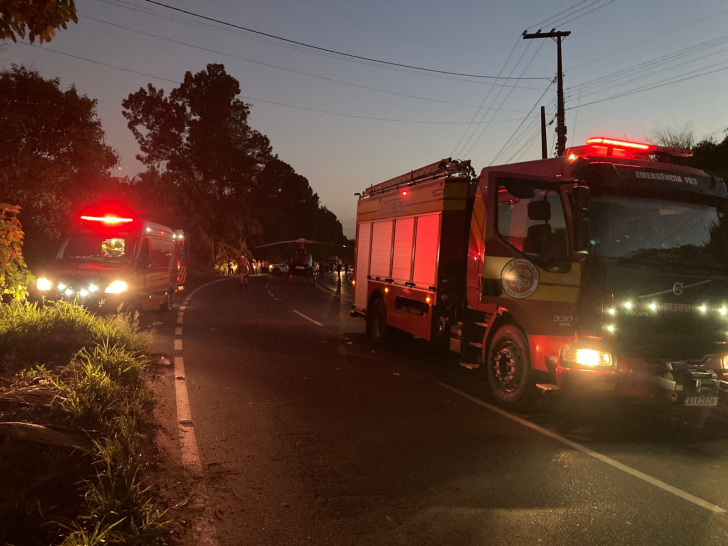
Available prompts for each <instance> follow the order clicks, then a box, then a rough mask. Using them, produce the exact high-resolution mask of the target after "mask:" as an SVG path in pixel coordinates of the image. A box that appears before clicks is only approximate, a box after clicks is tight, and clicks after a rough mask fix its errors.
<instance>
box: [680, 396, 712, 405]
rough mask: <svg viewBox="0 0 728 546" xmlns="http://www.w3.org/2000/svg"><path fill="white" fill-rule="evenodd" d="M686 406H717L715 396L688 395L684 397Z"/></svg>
mask: <svg viewBox="0 0 728 546" xmlns="http://www.w3.org/2000/svg"><path fill="white" fill-rule="evenodd" d="M685 405H686V406H717V405H718V397H717V396H688V397H687V398H686V399H685Z"/></svg>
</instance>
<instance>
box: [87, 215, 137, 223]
mask: <svg viewBox="0 0 728 546" xmlns="http://www.w3.org/2000/svg"><path fill="white" fill-rule="evenodd" d="M81 220H86V221H88V222H103V223H104V224H128V223H129V222H133V221H134V219H133V218H120V217H118V216H81Z"/></svg>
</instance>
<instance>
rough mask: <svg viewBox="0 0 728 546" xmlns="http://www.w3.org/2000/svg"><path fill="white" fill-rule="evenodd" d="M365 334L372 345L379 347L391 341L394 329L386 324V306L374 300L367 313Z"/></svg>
mask: <svg viewBox="0 0 728 546" xmlns="http://www.w3.org/2000/svg"><path fill="white" fill-rule="evenodd" d="M367 333H368V334H369V339H370V340H371V342H372V344H374V345H376V346H378V347H381V346H383V345H386V344H388V343H389V342H391V341H392V339H393V337H394V335H393V334H394V328H392V327H391V326H390V325H389V324H387V306H386V305H385V303H384V301H383V300H382V298H376V299H375V300H374V301H373V302H372V305H371V307H370V309H369V310H368V312H367Z"/></svg>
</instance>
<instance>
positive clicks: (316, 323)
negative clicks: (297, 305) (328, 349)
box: [293, 309, 323, 326]
mask: <svg viewBox="0 0 728 546" xmlns="http://www.w3.org/2000/svg"><path fill="white" fill-rule="evenodd" d="M293 312H294V313H296V314H297V315H298V316H301V317H303V318H305V319H306V320H309V321H311V322H313V323H314V324H315V325H316V326H323V324H321V323H320V322H318V321H316V320H313V319H312V318H311V317H307V316H306V315H304V314H303V313H301V312H300V311H296V310H295V309H293Z"/></svg>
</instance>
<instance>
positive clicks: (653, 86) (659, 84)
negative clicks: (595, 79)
mask: <svg viewBox="0 0 728 546" xmlns="http://www.w3.org/2000/svg"><path fill="white" fill-rule="evenodd" d="M718 64H722V63H718ZM698 70H704V68H699V69H698ZM724 70H728V66H726V67H723V68H718V69H716V70H711V71H709V72H704V73H702V74H695V75H693V76H688V77H685V78H680V76H673V77H672V78H667V79H665V80H662V82H664V83H662V82H655V83H654V84H649V85H645V86H643V87H637V88H635V89H631V90H629V91H625V92H623V93H618V94H616V95H612V96H611V97H606V98H603V99H599V100H595V101H592V102H587V103H585V104H582V105H581V106H580V107H579V108H584V107H585V106H591V105H592V104H599V103H602V102H607V101H610V100H614V99H618V98H621V97H626V96H629V95H634V94H636V93H642V92H643V91H650V90H652V89H657V88H659V87H665V86H667V85H672V84H673V83H680V82H684V81H687V80H692V79H695V78H699V77H701V76H707V75H709V74H715V73H716V72H723V71H724ZM692 72H696V71H695V70H693V71H691V72H686V74H691V73H692ZM675 78H680V79H677V80H676V79H675ZM669 80H674V81H669ZM574 108H575V107H573V106H572V107H571V108H567V110H573V109H574Z"/></svg>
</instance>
